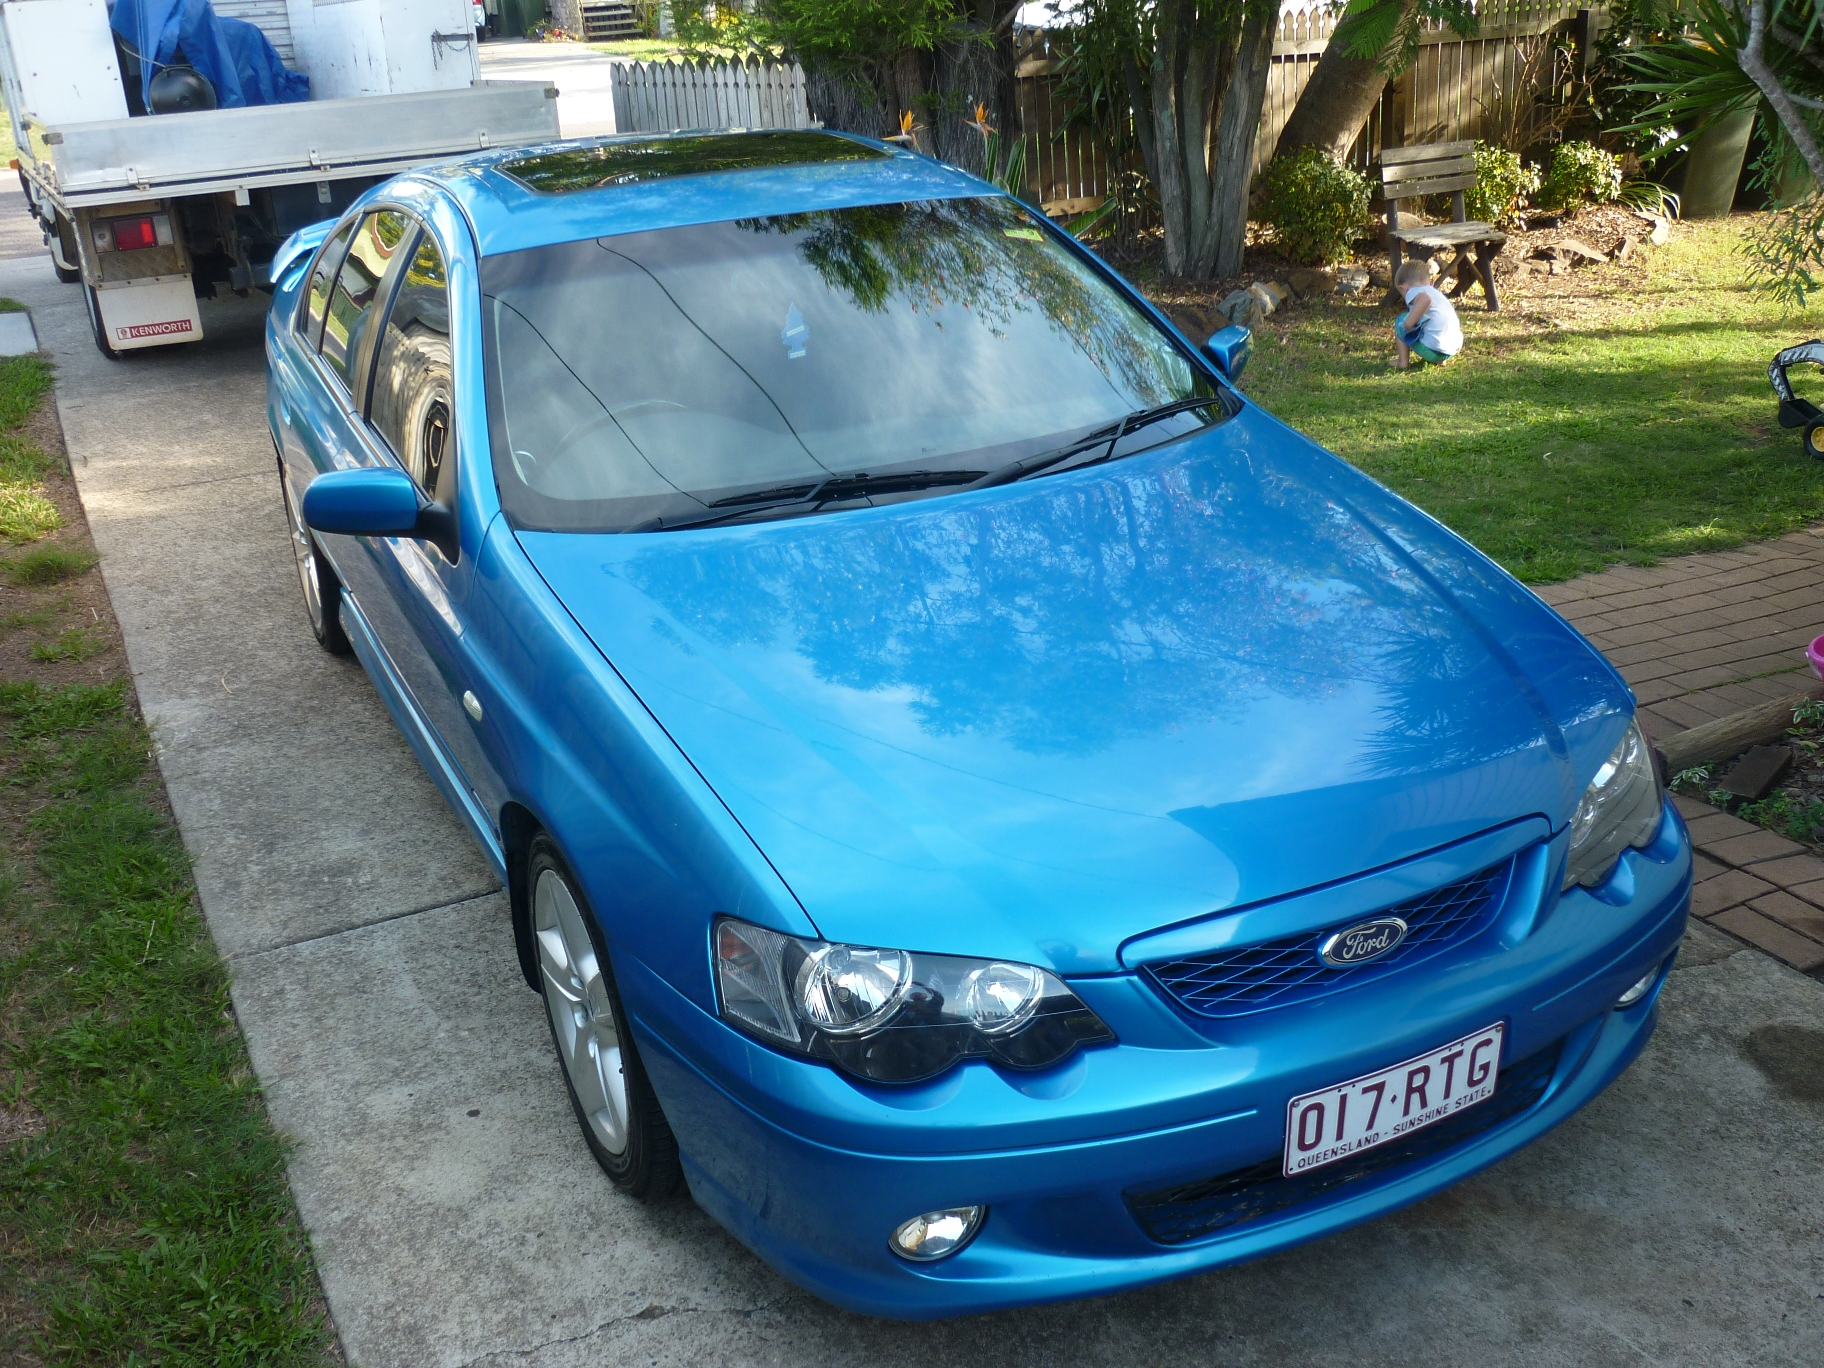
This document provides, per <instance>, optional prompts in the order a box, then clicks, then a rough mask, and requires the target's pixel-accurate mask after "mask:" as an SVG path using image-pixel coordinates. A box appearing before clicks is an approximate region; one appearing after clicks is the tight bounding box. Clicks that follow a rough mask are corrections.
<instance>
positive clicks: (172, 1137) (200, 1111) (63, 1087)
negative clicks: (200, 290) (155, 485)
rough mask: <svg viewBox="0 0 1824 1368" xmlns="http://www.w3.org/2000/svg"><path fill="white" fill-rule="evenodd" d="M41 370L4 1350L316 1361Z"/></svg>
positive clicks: (6, 873)
mask: <svg viewBox="0 0 1824 1368" xmlns="http://www.w3.org/2000/svg"><path fill="white" fill-rule="evenodd" d="M50 378H51V377H50V371H49V368H48V367H47V366H46V365H45V363H44V362H43V361H42V360H40V359H39V358H36V357H14V358H8V359H5V360H0V831H3V832H4V836H5V841H4V845H0V1363H6V1364H14V1363H18V1364H29V1363H38V1362H45V1363H53V1364H69V1365H78V1364H80V1365H91V1364H121V1365H127V1364H134V1365H141V1364H143V1365H151V1364H159V1365H195V1368H204V1366H205V1365H207V1366H208V1368H215V1366H216V1365H253V1364H260V1365H280V1364H300V1365H301V1364H311V1363H327V1362H330V1361H332V1360H331V1359H330V1358H329V1357H328V1356H327V1355H328V1351H329V1346H330V1344H331V1340H330V1336H329V1333H328V1331H327V1329H326V1326H325V1323H324V1318H323V1314H322V1309H321V1307H322V1303H321V1294H320V1292H319V1290H318V1287H317V1281H316V1276H315V1273H314V1271H313V1270H312V1267H311V1262H310V1252H309V1247H308V1244H307V1243H306V1241H305V1238H304V1232H303V1230H302V1229H301V1227H300V1224H299V1222H298V1218H297V1213H296V1211H295V1209H294V1207H293V1205H292V1200H291V1192H290V1190H289V1188H288V1187H287V1185H286V1181H285V1151H284V1145H283V1142H282V1141H281V1140H280V1138H279V1137H278V1136H277V1135H276V1134H275V1133H274V1132H273V1130H272V1128H271V1126H270V1125H269V1124H268V1122H267V1119H266V1111H265V1105H264V1103H263V1101H262V1099H261V1096H260V1091H259V1086H258V1084H257V1082H256V1081H255V1079H254V1077H253V1072H252V1070H251V1068H250V1067H249V1065H248V1061H247V1051H246V1047H245V1045H244V1044H243V1042H242V1040H241V1034H240V1030H239V1028H238V1026H237V1025H236V1023H235V1020H234V1013H233V1009H232V1007H231V1005H230V1002H229V997H228V975H227V972H226V970H225V969H224V968H223V966H222V963H221V961H220V959H219V958H217V956H216V953H215V949H214V946H213V945H212V944H211V943H210V940H209V937H208V934H207V932H206V931H205V929H204V927H203V922H202V918H201V916H200V915H199V912H198V909H197V905H196V897H195V891H194V889H193V888H192V886H191V882H190V871H189V864H188V861H187V860H186V858H185V855H184V850H183V846H182V844H181V843H180V841H179V839H178V835H177V831H176V828H175V826H174V825H173V823H172V821H171V818H170V815H169V812H168V809H167V808H166V805H165V802H164V795H163V793H162V791H161V789H160V786H159V783H158V777H157V773H156V771H155V770H154V768H153V766H152V762H151V754H152V751H151V738H150V736H148V735H147V732H146V728H145V727H144V725H143V724H142V723H141V722H140V720H139V718H138V716H137V714H136V712H135V709H134V704H133V695H132V688H131V685H130V683H129V682H128V680H127V678H126V676H125V659H124V656H123V654H122V653H121V650H120V638H119V633H118V629H117V628H116V626H115V624H114V620H113V617H112V615H111V614H109V613H108V612H107V610H106V609H107V599H106V595H105V592H104V591H103V589H102V586H101V584H100V582H99V576H98V572H97V571H96V569H95V555H94V552H93V550H92V548H91V547H90V544H89V540H88V536H87V531H86V528H85V527H84V526H83V525H82V522H81V518H80V513H79V510H78V505H77V503H76V500H75V495H74V490H73V488H72V487H71V485H70V482H69V479H68V476H67V472H65V470H64V469H63V466H62V462H61V461H60V460H58V459H57V458H56V457H55V456H54V455H51V454H48V453H47V452H46V451H45V450H44V449H43V447H42V446H41V445H40V444H39V443H37V442H33V441H31V440H30V439H29V438H28V437H27V436H26V435H25V432H24V431H22V430H19V429H21V425H29V423H30V420H31V419H32V416H33V412H34V410H35V409H36V408H37V407H38V406H39V405H40V404H41V403H42V402H43V401H44V398H45V396H46V395H47V393H48V392H49V388H50ZM39 431H40V435H41V436H42V437H43V439H44V440H45V441H47V442H48V441H50V440H51V438H50V436H49V435H48V434H45V433H44V430H43V429H39ZM53 431H54V429H53ZM60 506H61V508H62V509H64V510H65V512H66V513H67V514H68V515H69V516H68V517H67V518H66V516H65V514H62V513H59V511H58V510H59V507H60ZM66 521H67V522H68V524H69V525H68V526H66V525H65V523H66Z"/></svg>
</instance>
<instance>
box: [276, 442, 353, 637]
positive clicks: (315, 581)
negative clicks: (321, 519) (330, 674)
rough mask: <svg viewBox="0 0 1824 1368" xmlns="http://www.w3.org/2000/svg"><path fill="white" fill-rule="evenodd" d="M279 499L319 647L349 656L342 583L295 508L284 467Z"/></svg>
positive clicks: (280, 479) (281, 474) (305, 608)
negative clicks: (344, 626)
mask: <svg viewBox="0 0 1824 1368" xmlns="http://www.w3.org/2000/svg"><path fill="white" fill-rule="evenodd" d="M279 497H280V498H282V499H283V500H284V501H285V526H286V529H287V530H288V531H289V532H290V533H291V554H292V558H293V559H294V560H295V561H296V562H297V566H298V584H299V587H300V588H302V589H303V591H304V612H305V614H306V615H307V616H308V617H309V618H310V630H311V631H312V633H314V634H315V636H316V638H317V645H319V646H321V647H322V648H323V649H324V650H326V651H328V652H329V653H330V654H331V655H347V654H348V653H349V651H350V649H352V648H351V647H350V646H349V642H348V633H346V632H344V631H343V630H342V615H341V612H340V609H341V607H342V581H341V580H340V579H339V578H337V576H336V572H335V570H334V569H333V568H332V567H331V565H330V563H329V561H328V559H327V558H326V557H325V556H324V555H323V552H322V550H321V549H320V548H319V547H318V546H317V539H316V538H315V537H314V536H312V535H311V531H310V529H309V528H308V527H306V526H304V519H303V518H302V517H301V516H299V514H298V510H297V508H296V507H295V506H294V505H293V504H292V501H291V481H290V480H288V479H286V478H285V467H284V466H283V465H280V467H279Z"/></svg>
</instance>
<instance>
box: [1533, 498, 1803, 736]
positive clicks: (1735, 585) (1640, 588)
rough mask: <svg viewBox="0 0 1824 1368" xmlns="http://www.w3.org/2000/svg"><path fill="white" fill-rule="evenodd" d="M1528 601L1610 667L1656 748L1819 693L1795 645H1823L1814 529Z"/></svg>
mask: <svg viewBox="0 0 1824 1368" xmlns="http://www.w3.org/2000/svg"><path fill="white" fill-rule="evenodd" d="M1538 593H1539V597H1540V598H1542V599H1544V600H1545V601H1546V602H1547V603H1549V604H1551V605H1552V606H1553V607H1554V608H1556V609H1557V610H1558V611H1559V612H1561V613H1563V614H1564V615H1565V617H1567V618H1569V619H1570V621H1571V622H1572V623H1573V624H1574V625H1575V626H1576V627H1577V629H1578V630H1579V631H1581V632H1582V633H1583V634H1584V635H1585V636H1587V637H1588V638H1589V639H1590V640H1591V641H1592V642H1594V643H1595V645H1596V647H1597V648H1598V649H1599V650H1601V651H1602V652H1603V653H1604V654H1605V655H1607V656H1608V658H1609V659H1610V660H1612V661H1614V662H1615V665H1616V668H1618V669H1619V670H1620V671H1621V673H1622V675H1623V676H1624V677H1625V678H1626V679H1627V681H1628V683H1629V684H1631V685H1633V686H1634V694H1635V697H1636V698H1637V699H1639V701H1640V705H1641V712H1642V714H1643V715H1644V716H1645V718H1646V723H1647V729H1648V730H1649V731H1650V732H1652V733H1653V735H1654V736H1656V737H1659V738H1661V739H1664V738H1665V737H1668V736H1671V735H1673V734H1674V733H1677V732H1681V731H1683V730H1684V729H1685V728H1687V727H1695V726H1697V725H1699V724H1700V723H1703V722H1709V721H1711V720H1713V719H1715V718H1718V717H1724V716H1727V715H1728V714H1729V713H1733V712H1740V711H1741V710H1742V709H1743V708H1752V707H1753V706H1754V705H1755V704H1757V703H1766V702H1770V701H1772V700H1773V699H1776V698H1786V697H1789V696H1790V695H1792V694H1795V693H1802V692H1803V691H1804V690H1805V689H1806V688H1807V687H1808V686H1810V685H1813V684H1816V683H1817V682H1818V680H1817V676H1816V675H1814V674H1812V673H1811V667H1810V666H1809V665H1807V664H1806V663H1805V644H1806V643H1807V642H1808V641H1810V640H1811V639H1812V638H1813V637H1815V636H1819V635H1824V526H1820V527H1818V528H1817V529H1807V530H1805V531H1802V532H1793V533H1789V534H1788V535H1786V536H1784V537H1781V538H1779V540H1777V541H1770V542H1762V543H1760V544H1759V545H1756V546H1744V547H1741V548H1740V549H1738V550H1735V551H1710V552H1705V553H1704V554H1702V555H1696V556H1680V557H1678V558H1677V559H1675V560H1669V561H1666V562H1664V563H1663V564H1661V565H1656V566H1654V567H1653V568H1652V569H1650V570H1643V569H1639V568H1637V567H1635V566H1631V565H1616V566H1611V567H1610V568H1609V569H1607V570H1604V571H1603V572H1602V573H1601V574H1596V575H1585V576H1583V577H1582V578H1580V579H1574V580H1569V581H1567V582H1565V583H1564V584H1548V585H1545V586H1543V587H1542V588H1540V589H1539V590H1538Z"/></svg>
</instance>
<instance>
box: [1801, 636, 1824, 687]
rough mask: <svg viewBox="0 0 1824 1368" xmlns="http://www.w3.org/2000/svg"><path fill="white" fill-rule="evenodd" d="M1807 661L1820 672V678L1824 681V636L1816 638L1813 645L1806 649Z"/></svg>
mask: <svg viewBox="0 0 1824 1368" xmlns="http://www.w3.org/2000/svg"><path fill="white" fill-rule="evenodd" d="M1805 659H1807V660H1809V661H1810V662H1811V668H1812V669H1814V670H1816V671H1817V672H1818V678H1819V679H1824V636H1821V637H1816V638H1814V639H1813V641H1812V643H1811V645H1809V646H1807V647H1806V648H1805Z"/></svg>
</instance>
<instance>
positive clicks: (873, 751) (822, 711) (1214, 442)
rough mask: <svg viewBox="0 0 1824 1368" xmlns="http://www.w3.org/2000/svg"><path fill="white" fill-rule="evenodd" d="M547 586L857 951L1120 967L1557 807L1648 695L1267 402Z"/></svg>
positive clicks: (611, 551)
mask: <svg viewBox="0 0 1824 1368" xmlns="http://www.w3.org/2000/svg"><path fill="white" fill-rule="evenodd" d="M518 535H519V540H520V543H521V545H522V546H523V547H524V549H525V551H526V553H527V554H528V556H529V557H530V558H531V560H532V562H533V564H534V565H535V566H536V567H537V568H538V570H539V572H540V573H541V574H542V575H543V576H544V578H545V580H546V582H547V583H548V584H549V585H550V587H551V588H552V590H553V591H554V592H555V593H556V595H557V596H558V598H559V599H561V600H562V602H563V603H564V605H565V606H566V607H567V608H568V609H569V611H570V612H571V613H572V614H573V615H574V616H575V618H576V620H577V622H578V623H579V624H580V625H581V626H582V628H583V630H584V631H586V632H587V633H588V634H589V636H590V638H591V639H592V640H593V641H594V642H595V644H596V645H597V646H598V647H599V648H600V650H601V651H602V653H603V654H604V655H605V656H606V657H607V659H608V660H609V661H610V662H611V663H612V664H613V666H614V667H615V669H617V670H618V671H619V672H620V674H621V675H622V676H623V677H624V678H625V679H626V681H627V683H628V685H629V686H630V687H631V688H632V689H633V690H634V691H635V692H636V693H637V694H638V695H639V697H640V698H641V699H642V700H643V701H644V703H645V704H646V706H647V707H648V708H649V709H650V710H651V711H652V713H653V715H654V716H655V717H656V718H657V719H658V721H659V723H660V724H661V725H662V726H663V727H664V728H665V729H666V731H667V732H668V733H669V734H670V735H671V736H672V738H673V739H674V740H675V741H676V742H677V744H678V745H679V746H680V747H681V748H682V749H683V751H684V753H685V754H686V755H687V756H688V757H689V758H690V760H691V762H692V763H693V764H694V765H695V766H696V768H697V769H698V770H699V772H700V773H701V774H702V775H703V777H704V778H705V780H707V781H708V783H709V784H710V785H711V786H712V787H713V788H714V790H715V792H716V793H717V794H718V795H719V796H720V797H721V799H722V801H723V802H724V803H726V804H727V806H728V808H729V810H730V811H731V812H732V813H733V814H734V816H735V818H736V819H737V820H738V821H739V822H740V823H741V824H742V826H743V827H744V828H745V829H746V830H747V832H748V833H749V834H750V835H751V836H752V838H753V839H754V841H755V842H756V843H757V844H758V846H759V848H760V849H761V851H762V852H764V854H765V855H766V857H767V858H768V859H769V860H770V861H771V862H772V864H773V866H774V867H775V868H776V869H777V870H778V872H779V874H780V875H781V877H783V879H784V880H785V882H786V883H787V884H788V885H789V886H790V888H791V890H792V892H793V893H794V894H795V895H796V897H797V898H798V900H799V901H800V903H801V904H802V905H803V907H804V910H805V911H806V913H807V914H808V915H809V916H810V918H811V919H812V921H813V922H814V923H815V925H816V926H817V928H818V929H819V931H820V932H821V933H822V934H823V935H824V936H826V937H828V938H830V939H833V940H845V941H850V942H857V943H861V944H874V945H889V946H895V947H900V948H905V949H912V950H926V951H932V952H948V953H955V954H976V955H989V956H996V957H1002V958H1017V959H1024V960H1028V961H1036V962H1039V963H1044V964H1049V965H1051V966H1052V967H1054V968H1056V969H1058V970H1059V971H1060V972H1065V973H1094V972H1110V971H1114V970H1116V969H1118V968H1119V959H1118V954H1117V951H1118V947H1119V946H1120V944H1121V942H1122V941H1124V940H1126V939H1128V938H1130V937H1132V936H1134V935H1136V934H1139V933H1141V932H1145V931H1148V930H1152V929H1155V928H1159V927H1162V926H1165V925H1169V924H1172V923H1175V922H1179V921H1183V920H1188V919H1191V918H1195V917H1199V916H1204V915H1207V914H1209V913H1211V912H1215V911H1220V910H1223V909H1225V908H1230V907H1237V906H1241V905H1244V904H1249V903H1254V902H1258V901H1260V900H1263V899H1268V898H1273V897H1277V896H1280V895H1283V894H1286V893H1290V892H1294V891H1297V890H1301V889H1307V888H1311V887H1314V886H1316V885H1319V884H1323V883H1326V882H1329V881H1332V880H1335V879H1339V878H1345V877H1348V876H1351V875H1354V874H1358V873H1361V872H1363V871H1366V870H1369V869H1374V868H1377V867H1380V866H1384V865H1387V864H1391V863H1394V862H1397V861H1400V860H1402V859H1405V858H1408V857H1410V856H1413V855H1416V854H1419V853H1421V852H1424V851H1427V850H1431V849H1434V848H1436V847H1439V846H1442V845H1445V844H1447V843H1449V842H1451V841H1454V840H1458V839H1460V838H1462V837H1465V836H1468V835H1471V834H1473V833H1476V832H1480V831H1484V830H1487V829H1488V828H1490V827H1493V826H1496V825H1498V824H1501V823H1504V822H1508V821H1511V820H1514V819H1517V818H1520V817H1525V816H1530V815H1534V814H1538V815H1542V816H1544V817H1545V818H1546V819H1547V820H1548V821H1549V822H1550V824H1551V826H1552V827H1553V828H1554V829H1556V828H1557V827H1559V826H1560V825H1561V824H1562V823H1563V821H1564V819H1565V817H1566V815H1567V814H1568V813H1569V811H1570V810H1571V808H1572V807H1573V806H1574V804H1575V802H1576V799H1577V797H1578V795H1579V794H1580V793H1581V791H1582V788H1583V786H1584V784H1586V783H1587V782H1588V779H1589V776H1590V775H1591V774H1592V773H1593V772H1594V771H1595V769H1596V767H1597V766H1598V765H1599V764H1600V763H1601V760H1602V758H1603V756H1604V755H1606V753H1607V751H1608V750H1609V749H1611V748H1612V747H1613V746H1614V744H1615V742H1616V741H1617V740H1618V739H1619V735H1620V732H1621V731H1622V729H1623V728H1624V727H1625V725H1626V718H1627V716H1628V715H1629V714H1630V713H1631V711H1632V704H1631V701H1630V699H1629V697H1628V694H1627V691H1626V688H1625V686H1624V685H1623V684H1622V683H1621V681H1620V679H1619V678H1618V677H1617V676H1616V675H1615V673H1614V672H1613V670H1611V669H1610V668H1609V667H1608V666H1607V665H1606V663H1604V662H1603V661H1602V659H1601V657H1599V656H1598V655H1597V654H1596V653H1595V652H1594V651H1593V650H1592V649H1591V648H1590V647H1589V646H1588V645H1587V644H1586V643H1585V642H1584V641H1583V640H1582V638H1581V637H1579V636H1578V635H1577V634H1576V633H1575V632H1573V631H1572V630H1571V629H1570V628H1569V627H1568V626H1566V625H1565V624H1564V622H1563V621H1562V620H1561V619H1560V618H1558V617H1557V615H1556V614H1554V613H1553V612H1552V611H1551V610H1550V609H1548V608H1546V607H1545V606H1544V605H1543V604H1542V603H1540V602H1539V600H1538V599H1537V598H1535V597H1534V596H1533V595H1532V594H1530V593H1528V592H1527V591H1526V590H1525V589H1524V588H1522V587H1521V586H1520V585H1518V584H1517V583H1515V582H1514V581H1513V580H1512V579H1510V578H1508V577H1507V576H1506V575H1505V574H1503V573H1502V572H1501V571H1500V570H1498V569H1497V568H1496V567H1494V566H1493V565H1492V564H1491V563H1489V562H1488V561H1487V560H1485V559H1484V558H1483V557H1481V556H1480V555H1479V554H1478V553H1476V552H1475V551H1473V550H1471V549H1470V548H1469V547H1468V546H1467V545H1465V544H1464V543H1463V542H1461V541H1460V540H1458V539H1457V538H1456V537H1454V536H1452V535H1451V534H1450V533H1449V532H1447V531H1445V530H1444V529H1443V528H1442V527H1440V526H1439V525H1438V524H1436V523H1435V522H1433V521H1432V520H1430V519H1429V518H1427V517H1426V516H1425V515H1424V514H1422V513H1419V512H1418V511H1417V510H1416V509H1414V508H1412V507H1411V506H1410V505H1408V504H1406V503H1404V502H1403V501H1401V500H1400V499H1398V498H1396V497H1395V496H1393V495H1391V494H1389V493H1388V492H1387V491H1385V490H1383V489H1382V488H1381V487H1380V486H1378V485H1376V484H1374V483H1373V482H1372V481H1370V480H1368V479H1366V478H1365V477H1364V476H1362V475H1360V474H1359V473H1358V472H1356V471H1354V470H1353V469H1351V468H1350V467H1348V466H1347V465H1345V464H1344V463H1343V462H1341V461H1339V460H1337V459H1336V458H1335V457H1333V456H1330V455H1329V454H1327V453H1325V452H1323V451H1322V450H1321V449H1319V448H1317V447H1315V446H1313V445H1312V444H1311V443H1309V442H1308V441H1306V440H1305V439H1304V438H1302V437H1300V436H1298V435H1297V434H1296V433H1293V432H1292V431H1291V430H1290V429H1289V428H1286V427H1285V426H1284V425H1283V424H1281V423H1279V422H1278V421H1276V420H1274V419H1273V418H1271V417H1270V416H1268V415H1266V414H1264V413H1262V412H1261V411H1260V410H1258V409H1255V408H1253V407H1252V406H1249V407H1248V408H1246V409H1244V410H1243V412H1242V413H1241V414H1240V415H1239V416H1237V417H1235V418H1233V419H1231V420H1230V421H1228V422H1227V423H1225V424H1223V425H1221V426H1219V427H1216V428H1213V429H1211V430H1209V431H1208V432H1206V433H1205V434H1203V435H1201V436H1199V437H1196V438H1194V439H1191V440H1187V441H1182V442H1178V443H1174V444H1172V445H1170V446H1168V447H1166V448H1163V449H1160V450H1155V451H1153V452H1149V453H1145V454H1142V455H1139V456H1134V457H1129V458H1127V459H1125V460H1122V461H1119V462H1115V463H1112V464H1109V465H1106V466H1100V467H1096V468H1092V469H1089V470H1084V471H1080V472H1071V473H1065V474H1061V475H1056V476H1050V477H1046V478H1043V479H1035V480H1032V481H1028V482H1025V483H1021V484H1017V485H1012V486H1006V487H1002V488H999V489H992V490H982V491H976V492H971V493H964V494H955V495H949V496H943V497H937V498H931V499H925V500H919V501H916V502H910V503H901V504H897V505H892V506H887V507H881V508H871V509H863V510H859V511H852V512H844V513H838V514H828V515H822V516H815V517H807V518H798V519H791V520H786V521H777V522H767V523H759V524H749V525H742V526H733V527H721V528H713V529H702V530H698V531H680V532H672V533H662V534H649V535H620V536H607V535H604V536H596V535H579V534H575V533H550V532H528V531H521V532H520V533H519V534H518Z"/></svg>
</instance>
